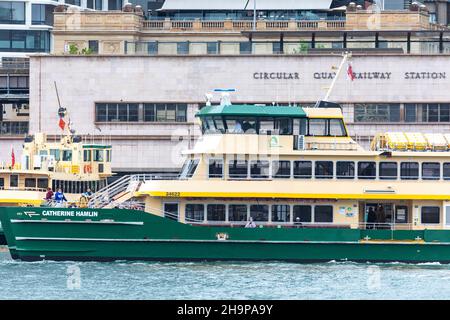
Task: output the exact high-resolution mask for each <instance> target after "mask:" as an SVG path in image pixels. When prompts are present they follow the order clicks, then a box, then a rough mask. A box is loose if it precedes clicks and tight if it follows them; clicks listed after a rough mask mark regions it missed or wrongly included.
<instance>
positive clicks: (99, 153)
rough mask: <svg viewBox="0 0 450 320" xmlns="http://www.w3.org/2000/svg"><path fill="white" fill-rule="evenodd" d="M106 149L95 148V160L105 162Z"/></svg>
mask: <svg viewBox="0 0 450 320" xmlns="http://www.w3.org/2000/svg"><path fill="white" fill-rule="evenodd" d="M103 151H104V150H94V161H97V162H103V161H104V160H105V157H104V152H103Z"/></svg>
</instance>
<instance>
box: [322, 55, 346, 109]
mask: <svg viewBox="0 0 450 320" xmlns="http://www.w3.org/2000/svg"><path fill="white" fill-rule="evenodd" d="M348 56H349V53H348V52H346V53H344V57H343V58H342V61H341V64H340V65H339V68H338V70H337V71H336V75H335V76H334V79H333V81H332V82H331V86H330V88H328V91H327V94H326V95H325V98H324V99H323V100H324V101H328V98H329V97H330V94H331V91H333V88H334V85H335V83H336V81H337V79H338V78H339V74H340V73H341V71H342V68H343V67H344V63H345V62H346V61H347V59H348Z"/></svg>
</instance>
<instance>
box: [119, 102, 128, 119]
mask: <svg viewBox="0 0 450 320" xmlns="http://www.w3.org/2000/svg"><path fill="white" fill-rule="evenodd" d="M117 108H118V109H117V110H118V118H117V119H118V120H119V121H122V122H124V121H128V105H127V104H126V103H119V104H118V105H117Z"/></svg>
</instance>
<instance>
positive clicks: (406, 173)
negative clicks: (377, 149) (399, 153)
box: [400, 162, 419, 180]
mask: <svg viewBox="0 0 450 320" xmlns="http://www.w3.org/2000/svg"><path fill="white" fill-rule="evenodd" d="M400 178H401V179H402V180H417V179H419V163H418V162H402V163H401V164H400Z"/></svg>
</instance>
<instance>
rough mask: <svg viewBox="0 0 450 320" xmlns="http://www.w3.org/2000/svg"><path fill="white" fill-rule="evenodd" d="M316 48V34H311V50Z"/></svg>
mask: <svg viewBox="0 0 450 320" xmlns="http://www.w3.org/2000/svg"><path fill="white" fill-rule="evenodd" d="M315 47H316V33H315V32H313V33H312V34H311V48H312V49H314V48H315Z"/></svg>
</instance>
